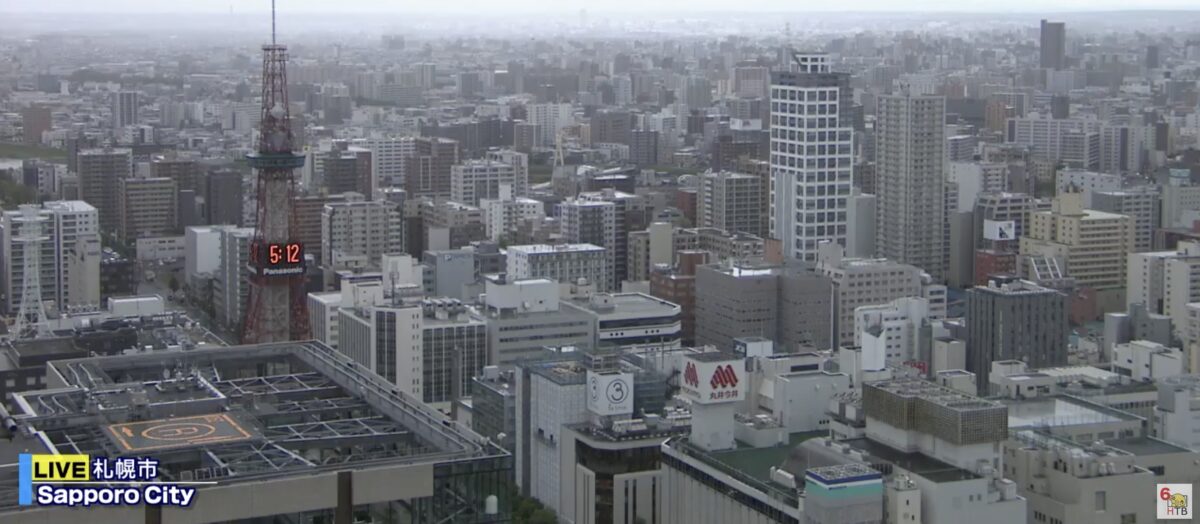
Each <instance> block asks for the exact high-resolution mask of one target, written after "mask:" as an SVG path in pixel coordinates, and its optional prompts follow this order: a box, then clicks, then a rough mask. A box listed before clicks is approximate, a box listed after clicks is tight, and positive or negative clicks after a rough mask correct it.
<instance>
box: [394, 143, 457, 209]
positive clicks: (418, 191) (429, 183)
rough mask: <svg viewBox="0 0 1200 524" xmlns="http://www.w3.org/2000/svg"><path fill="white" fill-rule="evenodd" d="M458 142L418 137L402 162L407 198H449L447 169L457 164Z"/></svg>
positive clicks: (448, 172)
mask: <svg viewBox="0 0 1200 524" xmlns="http://www.w3.org/2000/svg"><path fill="white" fill-rule="evenodd" d="M458 154H459V149H458V141H457V140H451V139H449V138H439V137H418V138H416V139H414V140H413V144H412V152H411V153H410V154H409V156H407V157H406V158H405V159H404V173H403V178H404V190H405V191H408V196H409V198H416V197H422V196H427V197H430V198H435V199H438V198H440V199H446V198H450V168H451V166H453V165H455V164H457V163H458Z"/></svg>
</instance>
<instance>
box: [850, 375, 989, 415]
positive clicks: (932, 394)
mask: <svg viewBox="0 0 1200 524" xmlns="http://www.w3.org/2000/svg"><path fill="white" fill-rule="evenodd" d="M868 387H869V388H873V389H879V390H882V391H887V392H888V393H891V394H893V395H896V396H899V397H904V398H919V399H922V400H925V401H928V402H932V403H934V404H937V405H939V406H943V407H946V408H950V409H954V410H958V411H973V410H978V409H992V408H997V407H1002V406H1003V404H1000V403H998V402H994V401H991V400H985V399H982V398H979V397H976V396H974V395H968V394H966V393H963V392H961V391H958V390H955V389H951V388H948V387H945V386H940V385H938V384H935V383H933V382H929V381H927V380H922V379H919V378H900V379H895V380H889V381H886V382H875V383H872V384H870V385H869V386H868Z"/></svg>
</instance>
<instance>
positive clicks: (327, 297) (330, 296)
mask: <svg viewBox="0 0 1200 524" xmlns="http://www.w3.org/2000/svg"><path fill="white" fill-rule="evenodd" d="M307 301H308V329H309V330H310V331H311V335H312V338H313V339H314V340H319V341H321V343H322V344H325V345H326V346H329V347H331V348H333V349H337V348H338V318H339V317H340V316H341V315H340V313H339V312H338V310H339V309H340V308H341V307H342V292H341V291H328V292H324V293H309V294H308V297H307Z"/></svg>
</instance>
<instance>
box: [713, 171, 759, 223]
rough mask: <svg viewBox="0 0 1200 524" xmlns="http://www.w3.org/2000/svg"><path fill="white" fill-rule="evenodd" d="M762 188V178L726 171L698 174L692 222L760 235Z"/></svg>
mask: <svg viewBox="0 0 1200 524" xmlns="http://www.w3.org/2000/svg"><path fill="white" fill-rule="evenodd" d="M763 191H766V188H764V187H763V185H762V179H761V178H759V177H757V176H754V175H746V174H742V173H732V172H729V171H721V172H718V173H706V174H703V175H701V176H700V192H699V195H698V198H697V204H698V205H697V209H696V218H697V223H696V225H697V226H699V227H715V228H718V229H724V230H725V231H729V232H731V233H745V234H748V235H756V236H762V235H763V233H764V232H765V230H764V229H765V228H764V227H763V209H762V193H763Z"/></svg>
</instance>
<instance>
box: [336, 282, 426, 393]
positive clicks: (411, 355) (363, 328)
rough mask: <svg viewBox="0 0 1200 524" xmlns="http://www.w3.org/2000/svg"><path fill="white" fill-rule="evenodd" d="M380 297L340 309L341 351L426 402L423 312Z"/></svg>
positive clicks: (412, 304)
mask: <svg viewBox="0 0 1200 524" xmlns="http://www.w3.org/2000/svg"><path fill="white" fill-rule="evenodd" d="M382 298H383V297H382V290H381V291H380V294H379V296H378V297H377V298H375V299H373V300H371V299H368V300H363V301H359V302H357V303H353V304H350V303H345V302H344V303H343V305H342V307H341V308H340V309H338V352H339V353H342V354H344V355H346V356H348V357H350V358H351V359H353V360H354V361H355V362H357V363H358V364H359V365H361V366H363V367H364V368H366V369H368V370H370V371H372V372H373V373H375V374H377V375H379V376H380V377H382V378H383V379H384V380H386V381H387V382H390V383H392V384H394V385H395V387H396V388H397V389H398V390H399V391H402V392H403V393H404V394H406V395H410V396H412V397H414V398H417V399H424V398H425V396H424V392H425V389H424V358H423V356H424V355H423V348H424V339H423V336H424V331H423V330H422V328H421V319H422V317H423V311H422V308H421V304H419V303H407V304H406V303H388V302H384V300H382Z"/></svg>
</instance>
